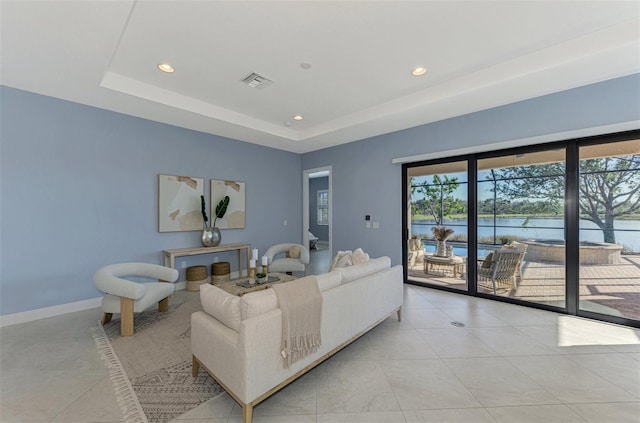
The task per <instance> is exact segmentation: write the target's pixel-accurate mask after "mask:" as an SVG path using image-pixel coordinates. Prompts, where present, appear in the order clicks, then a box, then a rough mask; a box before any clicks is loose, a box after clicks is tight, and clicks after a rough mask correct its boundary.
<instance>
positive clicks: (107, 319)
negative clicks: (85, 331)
mask: <svg viewBox="0 0 640 423" xmlns="http://www.w3.org/2000/svg"><path fill="white" fill-rule="evenodd" d="M112 317H113V313H105V314H103V315H102V322H100V323H102V324H103V325H106V324H107V323H109V322H110V321H111V318H112Z"/></svg>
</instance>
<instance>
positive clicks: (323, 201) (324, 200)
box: [318, 189, 329, 225]
mask: <svg viewBox="0 0 640 423" xmlns="http://www.w3.org/2000/svg"><path fill="white" fill-rule="evenodd" d="M328 224H329V191H328V190H326V189H323V190H319V191H318V225H328Z"/></svg>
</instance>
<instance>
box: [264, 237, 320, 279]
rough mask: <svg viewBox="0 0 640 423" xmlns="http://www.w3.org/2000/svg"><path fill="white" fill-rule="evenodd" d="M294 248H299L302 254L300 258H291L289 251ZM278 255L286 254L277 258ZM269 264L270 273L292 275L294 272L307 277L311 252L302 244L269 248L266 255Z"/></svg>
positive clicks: (277, 245) (287, 244) (279, 245)
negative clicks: (301, 273)
mask: <svg viewBox="0 0 640 423" xmlns="http://www.w3.org/2000/svg"><path fill="white" fill-rule="evenodd" d="M292 247H298V248H299V250H300V253H299V255H298V257H295V258H294V257H290V256H289V251H290V250H291V249H292ZM278 254H284V255H285V256H284V257H281V258H275V257H276V256H277V255H278ZM264 255H265V256H267V260H268V264H269V272H280V273H292V272H303V273H304V274H305V275H306V274H307V264H309V250H308V249H307V248H306V247H305V246H304V245H300V244H292V243H286V244H276V245H274V246H273V247H269V249H268V250H267V252H266V253H264Z"/></svg>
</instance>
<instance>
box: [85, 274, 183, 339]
mask: <svg viewBox="0 0 640 423" xmlns="http://www.w3.org/2000/svg"><path fill="white" fill-rule="evenodd" d="M122 276H138V277H140V276H141V277H144V278H154V279H158V280H160V281H162V282H134V281H131V280H127V279H123V278H122ZM177 279H178V271H177V270H176V269H171V268H169V267H165V266H160V265H158V264H149V263H119V264H112V265H109V266H105V267H103V268H101V269H99V270H98V271H97V272H96V273H95V274H94V275H93V283H94V285H95V286H96V288H98V289H99V290H100V291H102V292H104V293H105V294H106V295H105V296H104V297H103V298H102V311H103V312H104V317H103V318H102V324H105V323H109V322H110V321H111V317H112V316H113V313H120V335H121V336H131V335H133V313H139V312H141V311H144V310H146V309H148V308H149V307H151V306H152V305H153V304H155V303H158V311H161V312H166V311H168V310H169V296H171V295H172V294H173V293H174V291H175V286H174V285H173V282H175V281H176V280H177Z"/></svg>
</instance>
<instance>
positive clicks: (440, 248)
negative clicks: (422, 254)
mask: <svg viewBox="0 0 640 423" xmlns="http://www.w3.org/2000/svg"><path fill="white" fill-rule="evenodd" d="M433 255H434V256H436V257H447V241H436V252H435V253H434V254H433Z"/></svg>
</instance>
